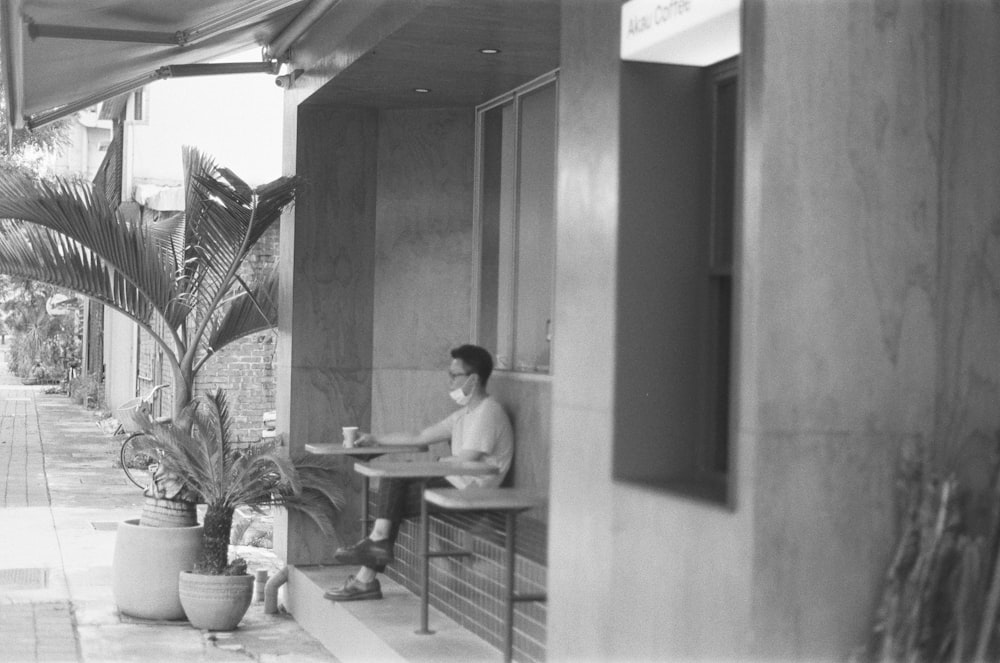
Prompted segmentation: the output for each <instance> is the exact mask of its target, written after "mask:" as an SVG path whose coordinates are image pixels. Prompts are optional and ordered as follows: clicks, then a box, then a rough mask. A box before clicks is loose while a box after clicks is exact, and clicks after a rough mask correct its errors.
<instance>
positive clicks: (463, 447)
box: [325, 345, 514, 601]
mask: <svg viewBox="0 0 1000 663" xmlns="http://www.w3.org/2000/svg"><path fill="white" fill-rule="evenodd" d="M451 357H452V360H451V365H450V367H449V371H448V379H449V386H450V388H451V391H450V394H449V395H450V396H451V398H452V399H453V400H454V401H455V403H457V404H458V405H459V406H460V409H458V410H457V411H455V412H453V413H452V414H451V415H450V416H448V417H446V418H445V419H444V420H442V421H439V422H438V423H436V424H434V425H432V426H428V427H427V428H425V429H423V430H422V431H420V432H419V433H384V434H379V435H374V434H370V433H366V434H362V435H360V436H359V437H358V439H357V441H356V442H355V445H356V446H365V445H372V444H385V445H392V444H431V443H434V442H443V441H445V440H449V439H450V440H451V455H450V456H443V457H441V458H440V459H439V460H440V461H441V462H443V463H448V462H467V461H479V462H484V463H489V464H490V465H493V466H494V467H496V468H497V470H498V471H497V473H496V474H491V475H488V476H477V477H468V476H449V477H446V478H445V480H440V479H437V480H430V481H429V482H428V486H447V485H449V484H450V485H452V486H456V487H458V488H466V487H469V486H482V487H496V486H499V485H500V483H501V482H502V481H503V479H504V476H506V474H507V470H509V469H510V463H511V459H512V458H513V456H514V433H513V429H512V428H511V424H510V419H509V418H508V417H507V414H506V412H504V410H503V407H502V406H501V405H500V403H498V402H497V401H496V400H495V399H494V398H493V397H492V396H490V395H489V394H487V393H486V383H487V381H488V380H489V378H490V374H491V373H492V372H493V358H492V357H491V356H490V353H489V352H488V351H486V350H485V349H483V348H481V347H479V346H476V345H463V346H461V347H458V348H455V349H454V350H452V351H451ZM420 499H421V495H420V481H419V480H415V479H381V480H380V483H379V491H378V498H377V503H376V507H375V513H374V515H375V522H374V524H373V525H372V531H371V533H370V534H369V535H368V537H366V538H364V539H362V540H361V541H359V542H358V543H356V544H354V545H353V546H348V547H345V548H339V549H338V550H337V551H336V552H335V553H334V559H336V560H337V561H339V562H342V563H346V564H360V565H361V568H360V569H359V570H358V572H357V573H356V574H355V575H352V576H350V577H349V578H348V579H347V581H346V582H345V583H344V584H343V586H341V587H338V588H336V589H331V590H329V591H327V592H326V594H325V597H326V598H328V599H330V600H331V601H360V600H366V599H380V598H382V587H381V585H380V584H379V581H378V579H377V578H376V575H377V574H378V573H379V572H381V571H384V570H385V565H386V564H388V563H390V562H391V561H392V560H393V547H394V545H395V542H396V534H397V533H398V532H399V523H400V521H402V519H403V518H405V517H406V516H410V515H414V514H416V513H419V511H420Z"/></svg>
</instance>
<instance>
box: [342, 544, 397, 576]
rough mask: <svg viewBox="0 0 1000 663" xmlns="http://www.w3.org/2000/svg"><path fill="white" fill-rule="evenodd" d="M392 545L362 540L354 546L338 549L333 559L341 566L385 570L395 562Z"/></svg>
mask: <svg viewBox="0 0 1000 663" xmlns="http://www.w3.org/2000/svg"><path fill="white" fill-rule="evenodd" d="M392 548H393V546H392V544H391V543H389V541H388V540H382V541H372V540H371V539H368V538H365V539H361V540H360V541H358V542H357V543H355V544H354V545H353V546H347V547H344V548H337V551H336V552H335V553H333V558H334V559H335V560H337V562H339V563H341V564H360V565H361V566H367V567H369V568H372V569H379V568H385V565H386V564H388V563H389V562H391V561H392V560H393V554H392Z"/></svg>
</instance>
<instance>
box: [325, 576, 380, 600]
mask: <svg viewBox="0 0 1000 663" xmlns="http://www.w3.org/2000/svg"><path fill="white" fill-rule="evenodd" d="M323 598H325V599H328V600H330V601H369V600H373V599H380V598H382V586H381V585H380V584H379V582H378V579H377V578H376V579H374V580H372V581H371V582H361V581H360V580H358V579H357V578H355V577H354V576H349V577H348V578H347V581H346V582H345V583H344V584H343V585H341V586H340V587H337V588H336V589H330V590H327V592H326V593H325V594H323Z"/></svg>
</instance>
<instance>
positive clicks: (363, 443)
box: [354, 433, 376, 447]
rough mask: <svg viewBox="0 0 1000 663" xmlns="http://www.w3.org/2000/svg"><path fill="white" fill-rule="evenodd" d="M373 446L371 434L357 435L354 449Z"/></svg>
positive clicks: (373, 437) (373, 441)
mask: <svg viewBox="0 0 1000 663" xmlns="http://www.w3.org/2000/svg"><path fill="white" fill-rule="evenodd" d="M375 444H376V442H375V436H374V435H372V434H371V433H359V434H358V437H357V438H356V439H355V440H354V446H356V447H371V446H374V445H375Z"/></svg>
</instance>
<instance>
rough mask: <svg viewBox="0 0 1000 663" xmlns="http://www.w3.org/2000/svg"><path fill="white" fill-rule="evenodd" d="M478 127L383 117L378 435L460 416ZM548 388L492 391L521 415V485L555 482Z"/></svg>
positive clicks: (461, 121) (453, 112) (434, 114)
mask: <svg viewBox="0 0 1000 663" xmlns="http://www.w3.org/2000/svg"><path fill="white" fill-rule="evenodd" d="M474 125H475V114H474V112H473V110H472V109H469V108H460V109H440V110H437V109H432V110H394V111H383V112H381V113H379V139H378V140H379V160H378V202H377V230H376V239H375V242H376V246H375V260H376V267H375V305H374V335H375V336H374V360H373V367H374V374H373V395H372V429H373V430H376V431H393V430H416V429H419V428H421V427H422V426H425V425H427V424H430V423H433V422H434V421H437V420H438V419H440V418H442V417H444V416H446V415H447V414H448V413H450V412H452V411H453V410H454V404H453V403H452V402H451V400H450V399H449V398H448V395H447V391H448V386H447V384H446V371H447V366H448V362H449V361H450V359H449V351H450V350H451V348H454V347H456V346H458V345H461V344H462V343H467V342H469V341H470V340H473V339H472V337H471V329H470V323H471V317H470V316H471V313H470V311H471V303H472V302H471V298H472V291H471V284H472V268H473V252H474V250H475V247H474V246H473V230H472V218H473V217H472V198H473V181H472V180H473V178H472V176H473V158H474ZM548 383H549V380H548V379H528V378H520V377H516V376H511V375H505V374H502V373H499V372H498V373H495V374H494V377H493V379H492V380H491V382H490V385H489V391H490V392H491V393H492V394H493V395H494V396H496V397H497V399H498V400H499V401H500V402H501V403H503V405H504V406H505V407H506V409H507V411H508V413H509V414H510V415H511V417H512V419H513V423H514V427H515V439H516V441H517V451H516V455H515V463H514V466H513V470H512V474H511V481H512V482H514V483H516V484H517V485H523V486H545V485H547V484H548V454H549V445H548V439H549V423H548V411H549V399H548V392H549V384H548ZM445 453H447V451H445ZM538 515H541V514H538Z"/></svg>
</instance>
